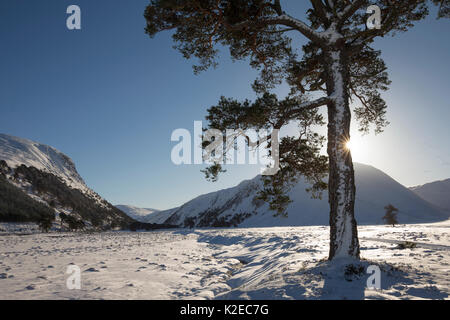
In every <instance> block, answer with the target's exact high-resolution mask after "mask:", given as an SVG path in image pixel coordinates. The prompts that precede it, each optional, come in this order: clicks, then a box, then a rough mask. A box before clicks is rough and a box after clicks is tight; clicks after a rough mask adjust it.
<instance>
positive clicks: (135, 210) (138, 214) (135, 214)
mask: <svg viewBox="0 0 450 320" xmlns="http://www.w3.org/2000/svg"><path fill="white" fill-rule="evenodd" d="M115 207H116V208H118V209H119V210H122V211H123V212H125V213H126V214H127V215H128V216H129V217H131V218H133V219H134V220H136V221H139V222H146V219H145V218H146V217H147V216H148V215H150V214H152V213H156V212H159V211H160V210H157V209H151V208H139V207H135V206H130V205H125V204H117V205H115Z"/></svg>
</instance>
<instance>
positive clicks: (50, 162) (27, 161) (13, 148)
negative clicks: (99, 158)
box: [0, 134, 88, 191]
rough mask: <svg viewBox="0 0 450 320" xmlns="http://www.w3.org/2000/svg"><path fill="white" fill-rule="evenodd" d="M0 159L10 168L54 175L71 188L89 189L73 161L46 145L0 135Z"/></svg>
mask: <svg viewBox="0 0 450 320" xmlns="http://www.w3.org/2000/svg"><path fill="white" fill-rule="evenodd" d="M0 159H1V160H5V161H6V163H7V164H8V166H9V167H11V168H15V167H17V166H20V165H22V164H23V165H26V166H27V167H35V168H36V169H39V170H42V171H45V172H48V173H52V174H54V175H55V176H57V177H60V178H62V179H63V180H64V182H65V183H66V184H67V185H68V186H69V187H71V188H74V189H79V190H81V191H86V190H87V189H88V187H87V186H86V184H85V183H84V181H83V179H82V178H81V177H80V175H79V174H78V172H77V170H76V169H75V164H74V163H73V161H72V159H70V158H69V157H68V156H66V155H65V154H63V153H62V152H60V151H58V150H56V149H55V148H53V147H50V146H47V145H45V144H40V143H37V142H34V141H31V140H27V139H23V138H18V137H14V136H10V135H6V134H0Z"/></svg>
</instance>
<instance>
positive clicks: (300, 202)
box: [145, 163, 449, 227]
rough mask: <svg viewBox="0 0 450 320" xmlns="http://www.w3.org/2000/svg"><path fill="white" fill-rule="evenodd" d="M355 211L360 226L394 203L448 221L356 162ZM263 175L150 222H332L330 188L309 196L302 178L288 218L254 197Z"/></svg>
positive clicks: (403, 211)
mask: <svg viewBox="0 0 450 320" xmlns="http://www.w3.org/2000/svg"><path fill="white" fill-rule="evenodd" d="M355 180H356V188H357V195H356V203H355V215H356V219H357V222H358V223H359V224H383V223H384V222H383V220H382V217H383V216H384V213H385V212H384V207H385V206H386V205H388V204H392V205H394V206H395V207H397V208H398V209H399V213H398V219H399V222H400V223H425V222H434V221H442V220H446V219H448V217H449V215H448V213H445V212H443V211H442V210H440V209H438V208H437V207H435V206H433V205H432V204H430V203H429V202H427V201H425V200H423V199H422V198H420V197H419V196H417V195H416V194H415V193H413V192H412V191H411V190H409V189H408V188H406V187H404V186H403V185H401V184H400V183H398V182H396V181H395V180H394V179H392V178H391V177H389V176H388V175H387V174H385V173H383V172H382V171H380V170H378V169H376V168H374V167H372V166H368V165H364V164H359V163H355ZM261 183H262V182H261V177H259V176H258V177H256V178H254V179H252V180H246V181H243V182H241V183H240V184H239V185H237V186H236V187H232V188H228V189H224V190H220V191H217V192H212V193H208V194H204V195H201V196H199V197H197V198H195V199H193V200H191V201H189V202H187V203H185V204H184V205H182V206H181V207H179V208H175V209H171V210H167V211H165V212H159V213H158V214H157V215H153V214H150V215H148V216H147V217H146V218H145V219H146V221H147V222H151V223H155V222H158V223H167V224H174V225H178V226H180V227H229V226H239V227H269V226H304V225H328V224H329V207H328V196H327V192H324V194H323V199H322V200H317V199H311V196H310V194H309V193H307V192H306V191H305V189H306V188H307V187H308V185H307V184H306V183H305V182H304V181H303V180H299V182H298V183H297V184H296V185H295V186H294V187H293V188H292V190H291V191H290V192H289V196H290V198H291V199H292V200H293V202H292V203H291V204H290V205H289V206H288V209H287V211H288V217H287V218H285V217H274V212H273V211H271V210H269V208H268V205H267V203H264V202H262V201H258V200H255V196H256V194H257V192H258V189H259V188H260V186H261Z"/></svg>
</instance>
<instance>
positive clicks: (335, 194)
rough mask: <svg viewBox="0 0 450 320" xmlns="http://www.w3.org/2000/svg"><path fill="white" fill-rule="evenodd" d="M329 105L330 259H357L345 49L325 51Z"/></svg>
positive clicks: (357, 247) (353, 177) (357, 243)
mask: <svg viewBox="0 0 450 320" xmlns="http://www.w3.org/2000/svg"><path fill="white" fill-rule="evenodd" d="M325 59H327V61H326V63H325V65H326V66H328V68H327V70H326V71H327V83H326V85H327V91H328V95H329V96H330V97H331V101H330V102H329V103H328V147H327V152H328V157H329V182H328V195H329V200H328V201H329V204H330V252H329V257H328V259H329V260H333V259H336V258H353V259H359V240H358V231H357V226H356V220H355V213H354V207H355V193H356V188H355V174H354V170H353V162H352V157H351V154H350V150H348V149H347V148H346V143H347V142H348V141H349V139H350V120H351V112H350V107H349V95H348V83H349V76H348V64H347V53H346V52H345V49H333V50H330V51H328V52H325Z"/></svg>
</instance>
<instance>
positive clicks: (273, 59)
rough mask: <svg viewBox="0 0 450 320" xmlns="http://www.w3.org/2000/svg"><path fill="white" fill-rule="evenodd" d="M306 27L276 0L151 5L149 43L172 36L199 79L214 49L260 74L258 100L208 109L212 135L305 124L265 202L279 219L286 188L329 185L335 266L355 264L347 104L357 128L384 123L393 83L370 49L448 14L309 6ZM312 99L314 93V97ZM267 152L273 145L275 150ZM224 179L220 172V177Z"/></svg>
mask: <svg viewBox="0 0 450 320" xmlns="http://www.w3.org/2000/svg"><path fill="white" fill-rule="evenodd" d="M309 2H310V9H309V10H308V11H307V19H308V21H307V22H305V21H301V20H299V19H297V18H295V17H293V16H291V15H290V14H289V13H287V12H285V11H284V8H283V6H282V3H281V1H280V0H151V2H150V5H149V6H148V7H147V8H146V10H145V14H144V16H145V18H146V21H147V27H146V32H147V33H148V34H149V35H150V36H154V35H155V34H156V33H158V32H160V31H164V30H174V33H173V36H172V37H173V39H174V41H175V43H176V45H175V47H176V48H177V49H178V50H179V51H180V52H181V53H182V54H183V56H184V57H186V58H191V57H194V58H197V59H198V61H199V64H197V65H195V66H194V71H195V72H200V71H203V70H206V69H208V68H209V67H214V66H216V65H217V59H216V58H217V54H218V47H219V46H225V47H229V49H230V54H231V56H232V58H233V59H248V60H249V62H250V65H251V66H252V67H254V68H256V69H258V70H260V76H259V78H258V79H257V80H256V81H255V83H254V84H253V88H254V90H255V91H256V93H257V94H258V96H259V97H258V99H256V100H255V101H254V102H253V103H251V102H250V101H243V102H239V101H236V100H234V99H227V98H224V97H222V98H221V100H220V101H219V103H218V105H216V106H213V107H211V108H210V109H209V110H208V116H207V120H208V121H209V126H210V127H211V128H215V129H219V130H222V131H225V130H226V129H243V130H245V129H249V128H253V129H261V128H267V127H272V128H275V129H280V128H281V127H283V126H285V125H287V124H288V123H290V122H292V121H297V122H298V123H299V135H297V136H295V137H283V138H282V139H281V142H280V145H279V158H280V168H281V169H280V171H279V172H278V173H277V174H276V175H275V176H272V177H270V178H266V181H265V188H264V190H262V192H261V199H264V200H266V201H269V202H270V205H271V208H272V209H274V210H276V211H277V212H278V213H280V214H282V213H283V212H284V211H285V209H286V207H287V204H288V203H289V198H288V197H287V196H286V191H287V190H288V189H289V187H290V186H291V185H292V183H293V182H295V181H296V179H297V178H298V177H299V175H302V176H304V177H305V178H306V179H307V180H308V181H309V182H311V186H312V187H311V191H312V192H313V196H320V191H321V190H323V189H325V188H326V184H325V183H324V182H323V179H324V177H325V174H326V173H327V171H328V176H329V178H328V179H329V181H328V194H329V203H330V252H329V259H330V260H331V259H334V258H337V257H351V258H355V259H358V258H359V241H358V235H357V227H356V221H355V217H354V204H355V178H354V170H353V163H352V158H351V154H350V152H349V150H348V149H347V148H346V147H345V145H346V142H347V141H349V139H350V118H351V110H350V100H353V99H354V100H356V101H358V102H359V105H360V106H358V107H356V109H355V110H354V114H355V116H356V119H357V120H359V124H360V130H362V131H365V132H367V131H368V130H370V128H371V127H372V125H373V127H374V130H375V132H377V133H378V132H381V131H382V130H383V128H384V126H386V125H387V123H388V122H387V120H386V118H385V114H386V103H385V101H384V100H383V98H382V97H381V92H382V91H383V90H387V89H388V86H389V84H390V81H389V79H388V74H387V71H386V65H385V63H384V61H383V60H382V59H381V57H380V55H381V52H380V51H377V50H375V49H373V47H372V43H373V41H374V40H375V39H376V38H377V37H384V36H386V35H394V34H396V33H398V32H401V31H406V30H407V29H409V28H410V27H412V26H413V24H414V23H415V22H416V21H419V20H421V19H423V18H425V17H426V16H427V15H428V13H429V11H428V10H429V4H431V3H434V4H438V5H440V11H439V16H440V17H448V15H449V10H448V8H449V4H448V1H447V0H440V1H439V0H433V1H427V0H402V1H391V0H370V1H369V0H352V1H351V0H326V1H325V0H310V1H309ZM371 5H377V6H378V7H379V8H380V9H381V17H382V19H381V26H380V28H379V29H377V28H374V29H369V28H368V27H367V26H366V22H367V19H368V18H369V14H367V12H366V11H367V9H368V7H369V6H371ZM297 34H300V35H302V36H304V37H305V38H306V39H307V40H308V43H307V44H306V45H304V46H303V47H302V54H299V52H298V51H297V50H296V48H294V47H293V45H292V37H294V36H296V35H297ZM282 81H285V82H287V83H288V84H289V86H290V88H291V92H290V94H289V95H288V96H287V97H286V98H284V99H278V98H277V96H276V95H274V94H271V93H270V91H271V90H272V89H273V88H275V87H276V86H277V85H279V84H280V83H281V82H282ZM308 93H314V94H315V95H314V97H316V96H318V97H317V98H315V99H312V98H311V96H310V95H309V94H308ZM322 106H325V107H326V108H327V111H328V136H327V153H328V159H327V158H324V157H323V156H320V155H319V151H320V147H321V145H322V143H324V141H325V140H324V137H321V136H319V135H318V134H317V133H314V132H313V131H312V129H311V127H312V126H314V125H318V124H319V125H321V124H325V123H324V120H323V118H322V116H321V115H320V114H319V112H318V109H319V108H320V107H322ZM269 146H270V144H269ZM214 172H220V170H214Z"/></svg>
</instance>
